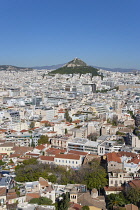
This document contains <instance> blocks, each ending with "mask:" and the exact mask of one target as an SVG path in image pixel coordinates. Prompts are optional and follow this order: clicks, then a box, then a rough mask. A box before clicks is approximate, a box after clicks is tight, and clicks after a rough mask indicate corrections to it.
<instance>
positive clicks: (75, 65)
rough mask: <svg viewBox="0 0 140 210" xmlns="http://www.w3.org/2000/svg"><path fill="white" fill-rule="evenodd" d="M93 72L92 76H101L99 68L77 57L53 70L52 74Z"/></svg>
mask: <svg viewBox="0 0 140 210" xmlns="http://www.w3.org/2000/svg"><path fill="white" fill-rule="evenodd" d="M86 73H91V74H92V76H100V74H99V73H98V69H97V68H94V67H92V66H88V65H87V64H86V63H85V62H84V61H82V60H80V59H78V58H75V59H73V60H72V61H70V62H68V63H66V64H65V65H64V66H62V67H60V68H58V69H56V70H54V71H51V72H50V74H86Z"/></svg>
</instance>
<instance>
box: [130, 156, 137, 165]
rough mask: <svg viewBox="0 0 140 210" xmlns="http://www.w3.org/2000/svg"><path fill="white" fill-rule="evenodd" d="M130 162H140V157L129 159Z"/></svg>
mask: <svg viewBox="0 0 140 210" xmlns="http://www.w3.org/2000/svg"><path fill="white" fill-rule="evenodd" d="M128 163H135V164H139V163H140V159H139V158H137V157H136V158H133V159H131V160H129V161H128Z"/></svg>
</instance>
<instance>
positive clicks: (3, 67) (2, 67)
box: [0, 59, 140, 73]
mask: <svg viewBox="0 0 140 210" xmlns="http://www.w3.org/2000/svg"><path fill="white" fill-rule="evenodd" d="M79 60H80V59H79ZM82 62H83V61H82ZM83 63H85V62H83ZM67 64H69V62H68V63H67ZM67 64H66V63H63V64H57V65H51V66H34V67H17V66H12V65H0V71H3V70H5V71H32V70H33V69H38V70H42V69H47V70H56V69H59V68H61V67H63V66H65V65H67ZM92 67H94V68H96V69H103V70H106V71H113V72H124V73H125V72H134V71H140V70H138V69H125V68H107V67H99V66H93V65H92Z"/></svg>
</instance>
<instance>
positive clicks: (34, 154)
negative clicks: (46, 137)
mask: <svg viewBox="0 0 140 210" xmlns="http://www.w3.org/2000/svg"><path fill="white" fill-rule="evenodd" d="M25 155H27V156H39V154H36V153H30V152H27V153H26V154H25Z"/></svg>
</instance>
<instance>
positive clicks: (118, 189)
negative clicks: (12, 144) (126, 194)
mask: <svg viewBox="0 0 140 210" xmlns="http://www.w3.org/2000/svg"><path fill="white" fill-rule="evenodd" d="M104 190H105V191H123V190H124V188H123V187H104Z"/></svg>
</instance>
